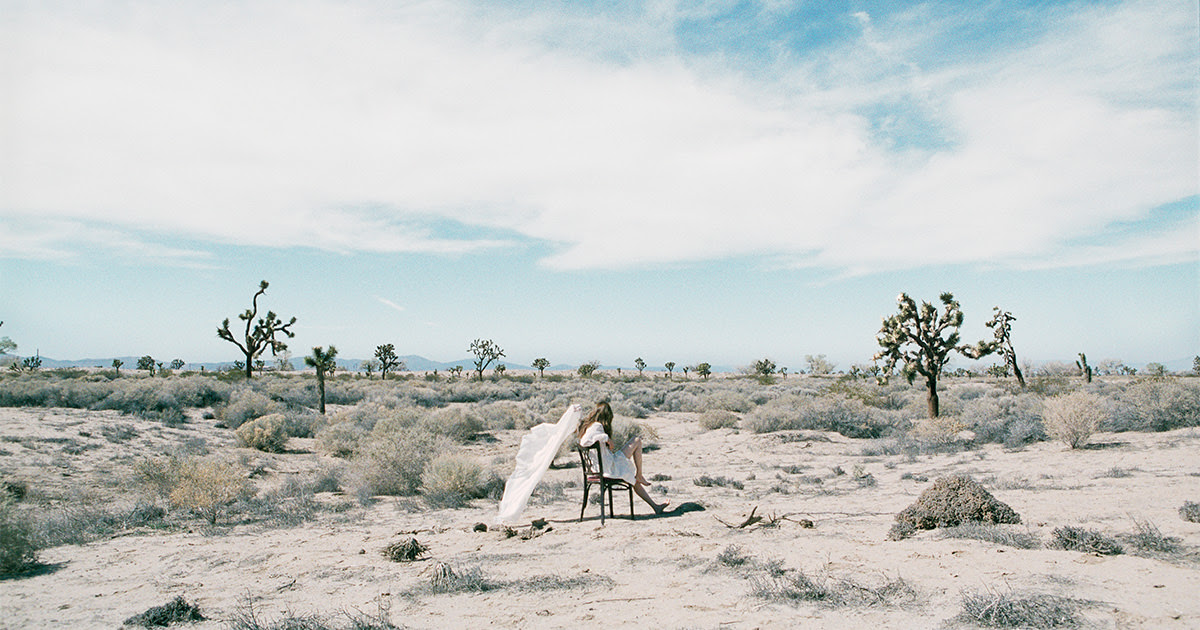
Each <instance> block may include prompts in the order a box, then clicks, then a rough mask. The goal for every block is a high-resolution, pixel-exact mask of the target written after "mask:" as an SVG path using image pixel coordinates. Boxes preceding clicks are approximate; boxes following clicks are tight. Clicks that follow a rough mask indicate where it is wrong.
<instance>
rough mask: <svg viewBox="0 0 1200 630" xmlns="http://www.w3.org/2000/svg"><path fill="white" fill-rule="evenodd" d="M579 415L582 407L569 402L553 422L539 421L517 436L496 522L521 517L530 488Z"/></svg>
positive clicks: (512, 520)
mask: <svg viewBox="0 0 1200 630" xmlns="http://www.w3.org/2000/svg"><path fill="white" fill-rule="evenodd" d="M582 416H583V407H580V406H579V405H571V406H570V408H568V409H567V412H566V413H564V414H563V416H562V418H560V419H559V421H558V423H557V424H549V423H545V424H539V425H537V426H535V427H533V428H532V429H530V430H529V433H526V434H525V436H524V437H522V438H521V448H520V449H519V450H518V451H517V467H516V469H515V470H513V474H512V475H511V476H509V478H508V481H506V482H504V496H503V497H502V498H501V499H500V513H499V514H497V515H496V522H497V523H502V524H503V523H514V522H516V521H517V519H519V518H520V517H521V512H524V511H525V504H526V503H528V502H529V495H531V494H533V489H534V488H535V487H537V485H538V482H540V481H541V480H542V476H543V475H545V474H546V471H547V470H548V469H549V468H550V463H551V462H553V461H554V455H555V454H557V453H558V449H559V447H561V446H562V444H563V442H565V441H567V438H569V437H570V436H571V435H573V434H574V433H575V430H576V429H578V428H579V418H580V417H582Z"/></svg>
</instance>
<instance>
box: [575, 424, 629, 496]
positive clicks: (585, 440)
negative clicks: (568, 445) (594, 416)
mask: <svg viewBox="0 0 1200 630" xmlns="http://www.w3.org/2000/svg"><path fill="white" fill-rule="evenodd" d="M596 442H599V443H600V463H601V464H603V465H604V476H605V477H608V478H609V479H621V480H623V481H625V482H626V483H629V484H632V483H634V482H635V481H636V480H637V466H635V465H634V463H633V461H632V460H630V459H629V458H628V457H626V456H625V453H623V452H621V451H617V452H615V453H614V452H612V451H610V450H608V445H607V442H608V434H607V433H605V432H604V425H602V424H600V423H599V422H593V423H592V425H591V426H589V427H588V428H587V431H584V433H583V437H581V438H579V445H580V446H582V447H584V448H587V447H589V446H591V445H593V444H595V443H596Z"/></svg>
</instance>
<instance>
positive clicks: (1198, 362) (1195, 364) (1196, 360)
mask: <svg viewBox="0 0 1200 630" xmlns="http://www.w3.org/2000/svg"><path fill="white" fill-rule="evenodd" d="M0 323H3V322H0ZM1192 374H1195V375H1197V376H1200V354H1198V355H1196V356H1195V357H1192Z"/></svg>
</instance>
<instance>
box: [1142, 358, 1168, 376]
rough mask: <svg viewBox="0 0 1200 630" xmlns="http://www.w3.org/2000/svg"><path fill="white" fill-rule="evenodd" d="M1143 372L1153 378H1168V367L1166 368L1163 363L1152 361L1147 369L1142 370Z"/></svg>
mask: <svg viewBox="0 0 1200 630" xmlns="http://www.w3.org/2000/svg"><path fill="white" fill-rule="evenodd" d="M1142 371H1143V372H1145V373H1146V374H1149V375H1151V376H1166V375H1167V366H1165V365H1163V364H1161V363H1158V362H1155V361H1152V362H1150V363H1147V364H1146V367H1144V368H1142Z"/></svg>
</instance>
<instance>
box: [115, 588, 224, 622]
mask: <svg viewBox="0 0 1200 630" xmlns="http://www.w3.org/2000/svg"><path fill="white" fill-rule="evenodd" d="M204 620H205V619H204V615H202V614H200V608H199V607H197V606H196V605H195V604H189V603H188V601H187V600H186V599H184V598H183V596H182V595H180V596H178V597H176V598H175V599H173V600H171V601H170V602H167V603H166V604H163V605H162V606H154V607H152V608H149V609H148V610H146V612H143V613H139V614H136V615H134V616H132V617H130V618H128V619H126V620H125V625H127V626H142V627H144V628H161V627H166V626H169V625H171V624H173V623H183V622H188V621H204Z"/></svg>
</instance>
